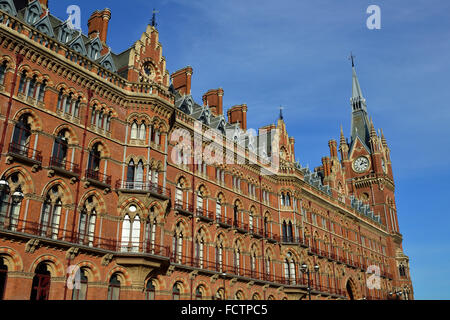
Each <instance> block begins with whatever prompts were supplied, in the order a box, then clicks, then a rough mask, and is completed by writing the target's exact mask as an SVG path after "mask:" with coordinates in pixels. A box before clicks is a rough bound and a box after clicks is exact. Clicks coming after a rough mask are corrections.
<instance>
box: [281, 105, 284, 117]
mask: <svg viewBox="0 0 450 320" xmlns="http://www.w3.org/2000/svg"><path fill="white" fill-rule="evenodd" d="M283 109H284V107H283V106H280V120H283Z"/></svg>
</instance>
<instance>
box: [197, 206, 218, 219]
mask: <svg viewBox="0 0 450 320" xmlns="http://www.w3.org/2000/svg"><path fill="white" fill-rule="evenodd" d="M196 212H197V217H198V218H199V219H200V220H203V221H206V222H213V221H214V216H215V214H214V212H212V211H209V210H206V209H204V208H197V210H196Z"/></svg>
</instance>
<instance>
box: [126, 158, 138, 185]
mask: <svg viewBox="0 0 450 320" xmlns="http://www.w3.org/2000/svg"><path fill="white" fill-rule="evenodd" d="M135 170H136V166H135V164H134V160H133V159H131V160H130V162H128V167H127V188H129V189H134V183H133V182H134V176H135Z"/></svg>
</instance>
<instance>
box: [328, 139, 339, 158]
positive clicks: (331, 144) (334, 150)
mask: <svg viewBox="0 0 450 320" xmlns="http://www.w3.org/2000/svg"><path fill="white" fill-rule="evenodd" d="M328 147H329V148H330V157H331V158H332V159H334V158H337V157H338V154H337V141H336V140H330V141H328Z"/></svg>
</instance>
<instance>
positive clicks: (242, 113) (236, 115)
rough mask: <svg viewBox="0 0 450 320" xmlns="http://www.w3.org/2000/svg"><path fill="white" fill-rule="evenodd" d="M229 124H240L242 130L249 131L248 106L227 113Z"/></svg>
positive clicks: (238, 106) (237, 107) (235, 107)
mask: <svg viewBox="0 0 450 320" xmlns="http://www.w3.org/2000/svg"><path fill="white" fill-rule="evenodd" d="M227 115H228V122H229V123H231V124H233V123H238V122H239V124H240V126H239V127H240V128H241V129H243V130H247V105H246V104H242V105H237V106H234V107H232V108H231V109H229V110H228V111H227Z"/></svg>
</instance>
